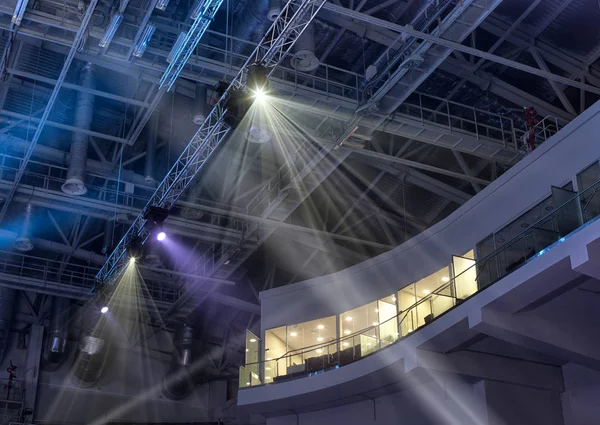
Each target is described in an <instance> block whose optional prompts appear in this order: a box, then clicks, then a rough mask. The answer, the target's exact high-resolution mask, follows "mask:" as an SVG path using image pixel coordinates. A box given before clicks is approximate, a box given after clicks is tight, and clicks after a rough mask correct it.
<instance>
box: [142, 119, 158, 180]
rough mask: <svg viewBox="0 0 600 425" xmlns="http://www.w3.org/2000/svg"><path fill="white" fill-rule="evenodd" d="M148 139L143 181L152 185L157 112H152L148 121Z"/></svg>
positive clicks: (156, 137) (154, 167)
mask: <svg viewBox="0 0 600 425" xmlns="http://www.w3.org/2000/svg"><path fill="white" fill-rule="evenodd" d="M148 126H149V129H148V140H147V142H146V161H145V163H144V181H145V182H146V183H147V184H149V185H153V184H155V183H156V178H155V170H156V141H157V139H158V114H152V117H151V118H150V122H149V123H148Z"/></svg>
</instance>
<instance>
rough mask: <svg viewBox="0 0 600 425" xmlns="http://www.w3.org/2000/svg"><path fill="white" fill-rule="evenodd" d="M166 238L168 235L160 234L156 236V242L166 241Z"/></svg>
mask: <svg viewBox="0 0 600 425" xmlns="http://www.w3.org/2000/svg"><path fill="white" fill-rule="evenodd" d="M166 237H167V234H166V233H165V232H159V233H158V235H156V240H159V241H164V240H165V238H166Z"/></svg>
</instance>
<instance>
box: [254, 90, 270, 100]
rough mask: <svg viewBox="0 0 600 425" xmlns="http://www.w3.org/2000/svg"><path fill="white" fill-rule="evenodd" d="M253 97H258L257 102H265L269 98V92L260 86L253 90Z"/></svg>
mask: <svg viewBox="0 0 600 425" xmlns="http://www.w3.org/2000/svg"><path fill="white" fill-rule="evenodd" d="M252 97H254V99H256V101H257V102H264V101H265V100H267V99H268V96H267V93H265V91H264V89H263V88H261V87H259V88H257V89H255V90H254V91H253V92H252Z"/></svg>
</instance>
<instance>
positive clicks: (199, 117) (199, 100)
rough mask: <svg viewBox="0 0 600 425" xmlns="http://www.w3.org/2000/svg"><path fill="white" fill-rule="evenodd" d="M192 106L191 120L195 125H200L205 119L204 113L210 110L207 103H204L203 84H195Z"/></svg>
mask: <svg viewBox="0 0 600 425" xmlns="http://www.w3.org/2000/svg"><path fill="white" fill-rule="evenodd" d="M193 108H194V110H193V111H192V114H193V118H192V122H193V123H194V124H196V125H201V124H202V123H203V122H204V120H205V119H206V115H207V114H208V113H209V112H210V111H209V109H208V103H206V85H205V84H199V83H198V84H196V98H195V99H194V106H193Z"/></svg>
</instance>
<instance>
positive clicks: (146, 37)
mask: <svg viewBox="0 0 600 425" xmlns="http://www.w3.org/2000/svg"><path fill="white" fill-rule="evenodd" d="M154 31H156V27H155V26H154V25H152V24H148V25H146V28H144V31H143V32H142V36H141V37H140V39H139V40H138V42H137V43H136V44H135V48H134V49H133V56H135V57H136V58H141V57H142V55H143V54H144V52H145V51H146V48H147V47H148V44H149V43H150V40H151V39H152V36H153V35H154Z"/></svg>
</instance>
